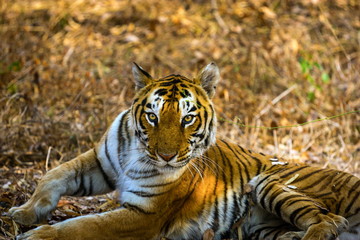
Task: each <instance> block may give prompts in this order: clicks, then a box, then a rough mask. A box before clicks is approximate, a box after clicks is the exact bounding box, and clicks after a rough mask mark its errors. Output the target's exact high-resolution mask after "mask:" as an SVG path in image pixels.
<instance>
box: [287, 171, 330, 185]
mask: <svg viewBox="0 0 360 240" xmlns="http://www.w3.org/2000/svg"><path fill="white" fill-rule="evenodd" d="M319 172H320V173H321V172H323V173H326V172H328V171H326V170H324V169H318V170H316V171H311V172H309V173H308V174H305V175H303V176H301V177H298V178H296V179H294V181H292V183H297V182H300V181H302V180H304V179H308V178H310V177H311V176H313V175H315V174H317V173H319Z"/></svg>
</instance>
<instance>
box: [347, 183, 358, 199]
mask: <svg viewBox="0 0 360 240" xmlns="http://www.w3.org/2000/svg"><path fill="white" fill-rule="evenodd" d="M359 186H360V180H358V181H357V182H356V183H355V184H354V185H353V186H352V187H351V189H350V190H349V193H348V197H350V195H351V193H353V192H355V190H357V188H358V187H359Z"/></svg>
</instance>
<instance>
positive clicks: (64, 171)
mask: <svg viewBox="0 0 360 240" xmlns="http://www.w3.org/2000/svg"><path fill="white" fill-rule="evenodd" d="M111 185H112V183H111V180H109V179H106V176H105V173H104V171H103V170H102V168H101V163H100V162H99V160H98V159H97V156H96V153H95V151H94V149H92V150H89V151H88V152H85V153H83V154H81V155H79V156H78V157H76V158H75V159H73V160H71V161H69V162H66V163H63V164H61V165H60V166H58V167H56V168H54V169H52V170H51V171H49V172H48V173H46V175H45V176H44V177H43V178H42V180H41V181H40V182H39V184H38V186H37V188H36V190H35V192H34V194H33V195H32V196H31V198H30V199H29V200H28V201H27V202H26V203H25V204H24V205H22V206H20V207H13V208H11V209H10V211H9V214H10V216H12V217H13V218H14V220H15V221H16V222H18V223H21V224H25V225H29V224H34V223H39V222H41V221H43V220H45V219H46V218H47V216H48V214H49V213H50V212H51V211H52V210H53V209H55V207H56V205H57V203H58V201H59V199H60V197H61V196H63V195H92V194H101V193H106V192H109V191H111V190H114V189H113V185H112V186H111Z"/></svg>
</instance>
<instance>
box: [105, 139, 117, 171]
mask: <svg viewBox="0 0 360 240" xmlns="http://www.w3.org/2000/svg"><path fill="white" fill-rule="evenodd" d="M107 141H108V136H106V138H105V156H106V158H107V159H108V161H109V163H110V165H111V167H112V168H113V170H114V172H117V170H116V167H115V166H114V163H113V161H112V160H111V157H110V154H109V149H108V144H107Z"/></svg>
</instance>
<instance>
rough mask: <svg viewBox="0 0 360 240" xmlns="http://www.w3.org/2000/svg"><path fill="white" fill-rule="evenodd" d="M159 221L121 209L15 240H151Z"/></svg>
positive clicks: (154, 215) (40, 229)
mask: <svg viewBox="0 0 360 240" xmlns="http://www.w3.org/2000/svg"><path fill="white" fill-rule="evenodd" d="M160 219H162V217H161V216H159V215H158V214H157V213H142V212H138V211H135V210H132V209H126V208H121V209H117V210H114V211H111V212H106V213H101V214H94V215H87V216H83V217H77V218H72V219H69V220H66V221H64V222H60V223H57V224H54V225H43V226H41V227H38V228H35V229H33V230H31V231H28V232H26V233H24V234H22V235H20V236H18V237H17V240H25V239H26V240H33V239H36V240H38V239H47V240H51V239H54V240H55V239H56V240H63V239H76V240H82V239H84V240H85V239H97V240H101V239H104V240H105V239H114V240H115V239H122V240H123V239H124V240H125V239H133V240H134V239H144V240H145V239H146V240H150V239H154V238H155V237H158V235H159V233H160V229H161V224H163V222H161V221H160Z"/></svg>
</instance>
